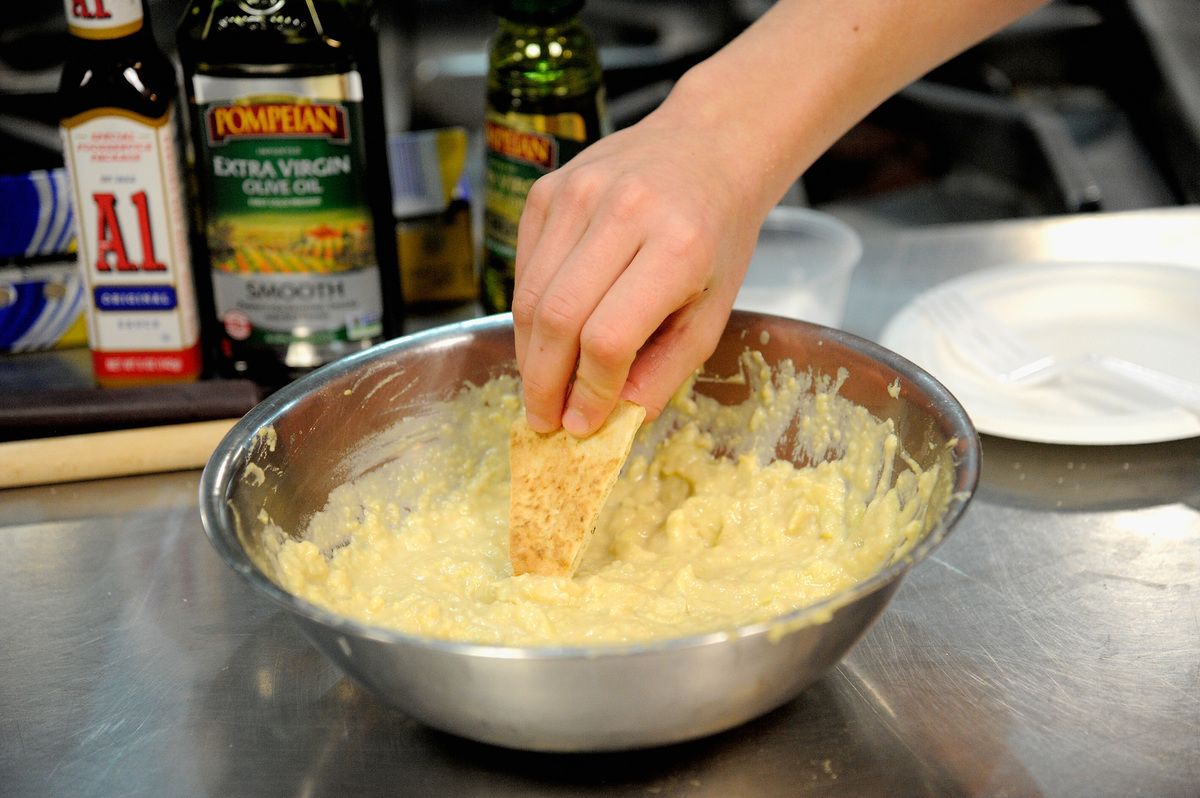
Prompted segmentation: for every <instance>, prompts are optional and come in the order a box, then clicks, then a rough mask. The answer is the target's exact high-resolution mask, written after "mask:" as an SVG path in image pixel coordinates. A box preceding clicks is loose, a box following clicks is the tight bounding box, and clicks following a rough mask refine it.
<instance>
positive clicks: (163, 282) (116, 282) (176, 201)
mask: <svg viewBox="0 0 1200 798" xmlns="http://www.w3.org/2000/svg"><path fill="white" fill-rule="evenodd" d="M175 136H176V124H175V119H174V112H173V111H172V112H169V113H168V114H167V115H166V116H164V117H162V118H161V119H147V118H145V117H142V116H139V115H137V114H134V113H131V112H129V111H126V110H123V109H119V108H100V109H95V110H91V111H87V112H85V113H82V114H79V115H77V116H74V117H71V118H69V119H65V120H63V122H62V137H63V151H64V153H65V154H66V158H67V168H68V170H69V171H70V173H71V178H72V183H73V189H74V203H75V211H76V224H77V235H76V242H77V247H78V260H79V268H80V271H81V273H82V274H83V276H84V278H85V281H86V284H87V288H88V293H89V298H90V300H91V301H90V302H89V304H88V308H87V317H88V339H89V343H90V347H91V349H92V352H93V367H94V369H95V372H96V377H97V379H98V380H100V381H101V382H106V381H120V380H144V379H153V380H163V379H176V378H178V379H190V378H193V377H195V376H197V375H198V374H199V372H200V366H201V364H200V345H199V339H200V321H199V315H198V311H197V308H196V299H195V293H194V287H193V283H192V265H191V260H190V256H189V250H188V246H187V232H186V222H185V217H184V212H183V197H182V191H183V187H182V178H181V175H180V171H179V161H178V160H177V151H176V146H175V141H176V138H175Z"/></svg>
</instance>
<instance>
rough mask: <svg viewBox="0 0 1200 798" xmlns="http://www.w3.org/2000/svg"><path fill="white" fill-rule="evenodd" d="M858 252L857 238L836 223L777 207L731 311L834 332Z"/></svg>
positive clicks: (799, 210)
mask: <svg viewBox="0 0 1200 798" xmlns="http://www.w3.org/2000/svg"><path fill="white" fill-rule="evenodd" d="M862 249H863V247H862V239H861V238H859V236H858V233H856V232H855V231H854V228H852V227H850V225H848V224H846V223H845V222H843V221H842V220H840V219H838V218H836V217H834V216H831V215H829V214H827V213H822V212H820V211H814V210H812V209H810V208H798V207H789V206H782V205H781V206H777V207H775V208H773V209H772V210H771V212H770V214H768V215H767V220H766V222H764V223H763V226H762V230H761V231H760V232H759V235H758V246H757V247H756V248H755V250H754V257H753V258H752V259H751V261H750V268H749V271H747V273H746V279H745V281H744V282H743V283H742V287H741V290H740V291H739V292H738V295H737V299H736V300H735V301H734V305H733V306H734V307H735V308H738V309H740V310H753V311H758V312H759V313H771V314H773V315H776V316H785V317H787V318H792V319H800V320H802V321H810V322H813V323H816V324H823V325H825V326H827V327H837V326H838V325H840V324H841V323H842V316H843V314H844V313H845V310H846V293H847V291H848V290H849V288H850V277H851V276H852V275H853V273H854V267H855V266H856V265H858V262H859V259H860V258H861V257H862Z"/></svg>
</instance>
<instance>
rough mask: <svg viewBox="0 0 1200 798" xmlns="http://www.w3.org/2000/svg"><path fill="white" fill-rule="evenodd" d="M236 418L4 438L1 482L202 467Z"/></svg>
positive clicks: (25, 482) (19, 483)
mask: <svg viewBox="0 0 1200 798" xmlns="http://www.w3.org/2000/svg"><path fill="white" fill-rule="evenodd" d="M237 421H238V419H236V418H227V419H217V420H213V421H196V422H191V423H188V424H167V425H164V426H158V427H140V428H136V429H124V430H111V431H107V432H90V433H84V434H80V435H62V436H59V437H55V438H38V439H36V440H24V441H9V442H7V443H0V488H15V487H22V486H28V485H49V484H54V483H58V482H76V481H79V480H85V479H103V478H105V477H117V476H132V475H134V474H154V473H159V472H163V471H182V470H187V469H193V468H201V467H202V466H203V465H204V464H205V463H206V462H208V458H209V457H210V456H211V455H212V453H213V450H214V449H216V448H217V444H218V443H220V442H221V438H223V437H224V436H225V433H227V432H228V431H229V430H230V428H231V427H233V425H234V424H235V423H237Z"/></svg>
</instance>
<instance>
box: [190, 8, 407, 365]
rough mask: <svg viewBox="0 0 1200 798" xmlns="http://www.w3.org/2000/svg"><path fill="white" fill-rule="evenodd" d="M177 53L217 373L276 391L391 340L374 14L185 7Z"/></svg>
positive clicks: (389, 241)
mask: <svg viewBox="0 0 1200 798" xmlns="http://www.w3.org/2000/svg"><path fill="white" fill-rule="evenodd" d="M177 42H178V48H179V54H180V60H181V61H182V63H183V67H184V82H185V85H186V88H187V92H188V100H189V106H190V109H191V138H192V150H193V157H194V159H195V166H194V169H195V173H196V175H197V178H198V180H197V183H198V192H199V197H200V202H199V209H200V211H201V214H200V215H201V217H202V218H201V219H200V220H199V221H198V223H199V224H200V225H201V227H202V231H203V243H204V248H205V250H206V253H205V259H206V263H205V267H206V271H207V273H208V274H209V276H210V277H211V281H212V289H213V315H214V316H215V319H214V321H215V322H216V326H217V331H218V334H217V336H216V337H217V339H218V347H219V355H218V360H219V363H220V365H221V367H222V371H223V372H225V373H227V374H230V375H242V376H247V377H250V378H251V379H254V380H256V381H258V382H260V383H263V384H265V385H268V386H278V385H281V384H283V383H285V382H287V381H290V380H292V379H294V378H296V377H298V376H300V375H302V374H304V373H305V372H307V371H309V370H311V369H313V368H316V367H319V366H322V365H324V364H326V363H329V362H331V361H333V360H335V359H337V358H339V357H341V356H343V355H346V354H349V353H351V352H354V351H357V350H361V349H365V348H367V347H369V346H371V345H373V344H375V343H378V342H380V341H382V340H384V338H386V337H391V336H393V335H398V334H399V333H400V332H401V330H400V326H401V324H402V318H403V312H402V302H401V297H400V276H399V269H398V266H397V263H396V255H395V252H396V245H395V238H394V233H393V222H392V218H391V190H390V184H389V182H388V168H387V162H386V157H387V156H386V141H385V134H384V130H383V114H382V107H381V105H382V100H381V91H380V79H379V70H378V52H377V49H376V48H377V44H376V40H375V37H374V31H373V29H372V28H371V26H370V23H369V18H368V8H367V5H366V3H364V2H342V0H191V2H190V4H189V5H188V7H187V9H186V10H185V11H184V15H183V18H182V20H181V21H180V24H179V28H178V30H177Z"/></svg>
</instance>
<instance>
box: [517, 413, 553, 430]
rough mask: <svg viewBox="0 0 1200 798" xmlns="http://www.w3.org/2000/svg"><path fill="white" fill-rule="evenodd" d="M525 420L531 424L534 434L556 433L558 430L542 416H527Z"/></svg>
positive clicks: (527, 414)
mask: <svg viewBox="0 0 1200 798" xmlns="http://www.w3.org/2000/svg"><path fill="white" fill-rule="evenodd" d="M525 420H526V421H528V422H529V428H530V429H532V430H533V431H534V432H554V430H555V429H556V428H557V427H556V426H555V425H554V424H551V423H550V422H549V421H547V420H546V419H544V418H542V417H541V416H535V415H533V414H532V413H526V414H525Z"/></svg>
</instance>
